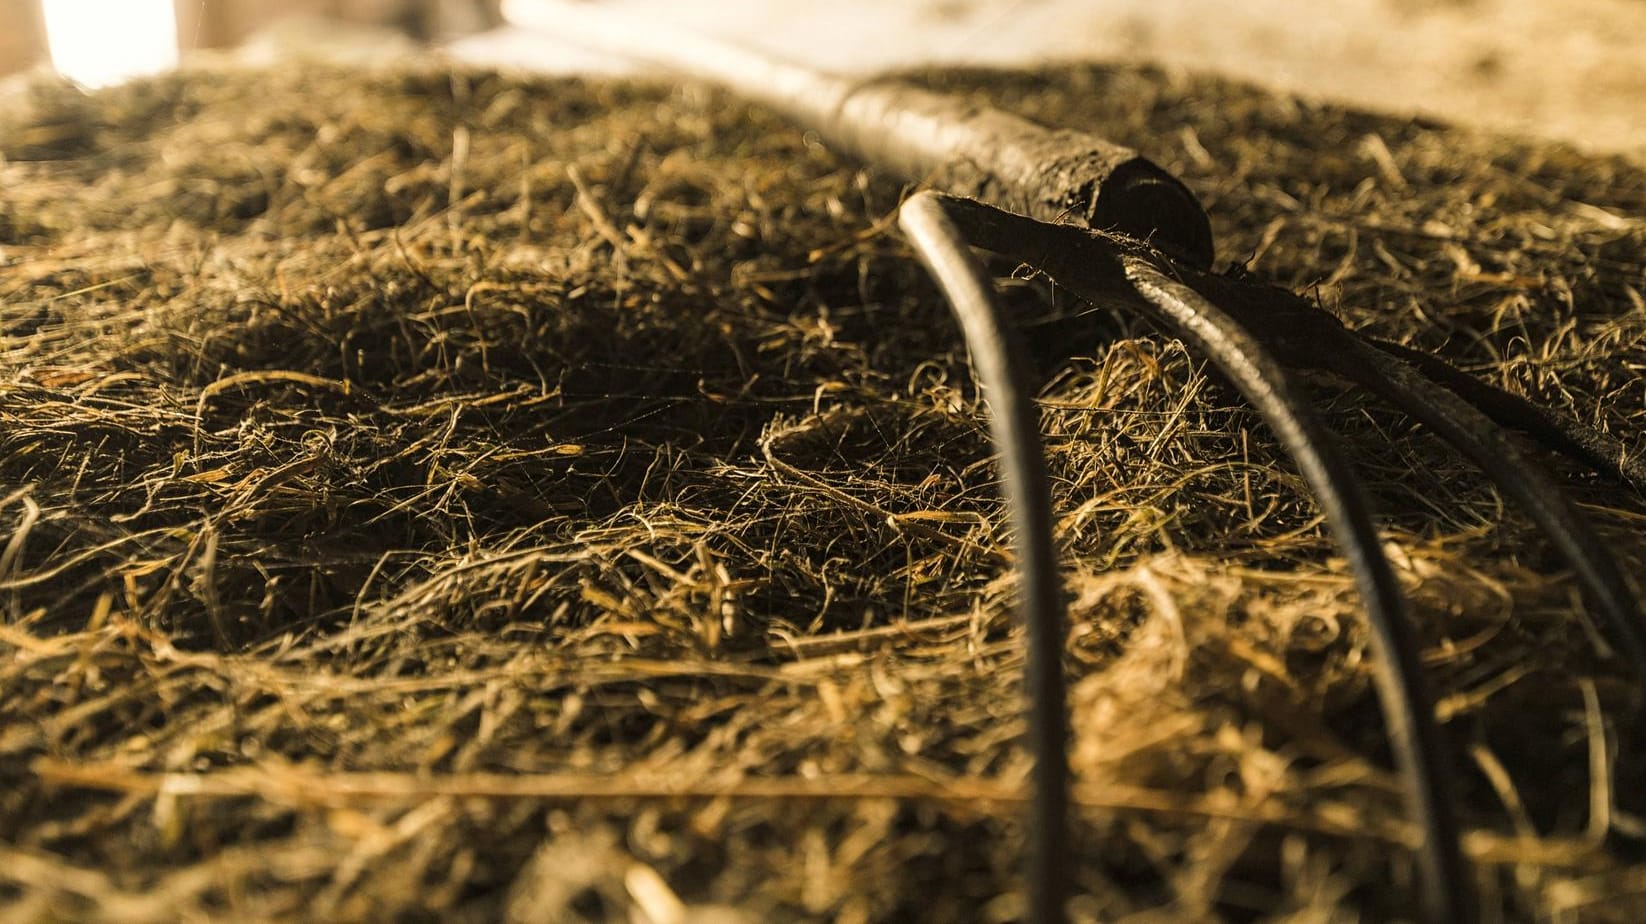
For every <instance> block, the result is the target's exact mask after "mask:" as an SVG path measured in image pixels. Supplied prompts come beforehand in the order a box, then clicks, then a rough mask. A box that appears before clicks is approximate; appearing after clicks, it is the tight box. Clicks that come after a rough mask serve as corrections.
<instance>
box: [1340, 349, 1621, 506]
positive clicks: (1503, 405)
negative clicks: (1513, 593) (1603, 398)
mask: <svg viewBox="0 0 1646 924" xmlns="http://www.w3.org/2000/svg"><path fill="white" fill-rule="evenodd" d="M1366 342H1367V343H1370V344H1371V345H1372V346H1375V347H1377V348H1378V349H1380V350H1382V351H1383V352H1385V353H1388V354H1390V355H1391V356H1394V357H1395V358H1397V359H1401V360H1404V361H1406V362H1408V363H1411V364H1412V365H1413V366H1416V367H1417V370H1418V371H1419V372H1421V373H1423V374H1424V375H1425V376H1427V377H1429V378H1430V379H1432V380H1434V381H1435V382H1437V383H1438V384H1440V385H1444V386H1445V387H1446V388H1448V389H1450V390H1451V391H1452V392H1454V393H1456V395H1457V396H1458V397H1460V398H1462V399H1463V400H1465V401H1467V402H1469V403H1470V404H1472V405H1474V406H1475V407H1476V408H1477V409H1479V410H1480V412H1481V413H1483V414H1485V415H1486V416H1487V417H1490V418H1491V419H1492V420H1494V421H1496V422H1497V423H1498V424H1499V425H1500V426H1504V427H1508V428H1509V429H1512V430H1520V431H1521V432H1523V433H1526V434H1527V435H1529V436H1531V437H1533V438H1534V439H1536V440H1537V441H1538V442H1540V443H1542V444H1543V445H1545V446H1547V447H1549V448H1550V449H1554V450H1556V451H1558V452H1560V453H1563V454H1565V455H1567V456H1570V457H1572V458H1573V459H1576V460H1578V461H1579V462H1583V463H1585V464H1587V465H1589V466H1590V467H1592V468H1594V469H1595V470H1596V471H1598V472H1600V473H1602V474H1605V475H1611V476H1613V477H1615V478H1617V479H1619V480H1621V481H1623V482H1624V483H1626V484H1628V485H1629V486H1630V487H1632V488H1634V489H1635V491H1636V492H1637V493H1639V494H1643V495H1646V451H1643V450H1642V449H1640V448H1634V449H1631V448H1630V447H1628V446H1625V445H1624V444H1623V442H1622V441H1621V440H1618V439H1616V438H1614V437H1612V436H1608V435H1607V434H1605V433H1602V432H1600V431H1599V430H1596V429H1594V428H1593V427H1586V426H1584V425H1583V424H1581V423H1578V422H1577V421H1575V420H1573V419H1571V418H1569V417H1567V416H1565V415H1563V414H1555V413H1551V412H1550V411H1548V410H1545V409H1544V408H1541V407H1539V406H1537V405H1536V404H1533V403H1532V402H1530V401H1527V400H1526V399H1525V398H1522V397H1520V396H1519V395H1515V394H1510V393H1509V392H1507V391H1504V390H1503V389H1501V388H1497V387H1496V386H1493V385H1489V384H1487V383H1485V382H1482V381H1480V380H1479V379H1477V378H1475V377H1474V376H1472V375H1469V374H1468V373H1467V372H1464V371H1463V370H1461V369H1459V368H1457V367H1456V366H1453V365H1452V364H1451V363H1449V362H1447V361H1446V360H1444V359H1441V358H1440V357H1438V356H1435V355H1433V354H1430V353H1425V352H1423V351H1421V350H1414V349H1412V348H1411V347H1409V346H1405V345H1404V344H1399V343H1394V342H1391V341H1388V340H1376V339H1372V338H1366Z"/></svg>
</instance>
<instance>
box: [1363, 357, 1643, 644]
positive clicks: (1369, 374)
mask: <svg viewBox="0 0 1646 924" xmlns="http://www.w3.org/2000/svg"><path fill="white" fill-rule="evenodd" d="M1341 340H1342V343H1341V344H1340V345H1338V347H1337V352H1336V353H1335V354H1334V356H1333V363H1332V365H1333V368H1334V369H1335V370H1337V371H1338V372H1340V373H1342V374H1344V375H1347V376H1348V377H1350V378H1352V379H1354V380H1355V381H1356V382H1358V383H1360V384H1361V385H1363V386H1364V387H1366V388H1369V389H1371V390H1372V391H1374V392H1377V393H1378V394H1380V395H1382V396H1383V397H1384V398H1386V399H1388V400H1389V401H1390V402H1392V403H1394V404H1396V405H1398V406H1399V407H1400V408H1402V409H1403V410H1405V411H1406V412H1407V413H1408V414H1410V415H1412V417H1414V418H1416V419H1417V420H1418V421H1419V422H1420V423H1422V424H1423V425H1424V426H1427V427H1429V428H1430V429H1432V430H1434V431H1435V433H1436V434H1438V435H1439V436H1440V438H1441V439H1444V440H1445V441H1446V442H1448V443H1450V444H1451V445H1452V446H1453V447H1455V448H1456V449H1457V450H1458V451H1459V452H1462V453H1463V454H1464V455H1466V456H1468V457H1469V458H1470V459H1472V460H1473V461H1474V463H1475V464H1476V465H1478V466H1480V469H1481V471H1483V472H1485V473H1486V475H1487V477H1489V478H1491V479H1492V481H1493V482H1495V483H1496V484H1497V485H1498V487H1500V488H1502V489H1503V490H1504V492H1505V493H1507V494H1508V495H1509V496H1510V497H1512V498H1514V500H1515V502H1516V503H1518V504H1520V505H1521V506H1522V507H1524V508H1525V510H1526V513H1527V515H1529V516H1530V517H1531V518H1532V520H1533V522H1535V523H1536V524H1537V525H1538V528H1540V529H1541V530H1543V532H1544V534H1545V535H1547V536H1548V537H1549V539H1550V541H1552V542H1553V543H1554V544H1555V547H1556V548H1558V549H1559V550H1560V553H1561V555H1563V556H1565V558H1566V560H1567V561H1568V562H1570V563H1571V565H1572V569H1573V570H1574V571H1575V572H1576V573H1577V578H1578V581H1579V583H1580V584H1581V585H1582V587H1583V593H1584V596H1585V597H1586V598H1587V599H1588V600H1589V604H1590V606H1593V607H1594V608H1595V609H1597V610H1599V611H1600V614H1601V616H1602V617H1603V618H1604V619H1605V620H1606V622H1607V623H1608V624H1610V626H1611V629H1612V636H1613V641H1614V642H1615V643H1616V644H1617V645H1618V647H1619V648H1620V649H1622V654H1623V656H1624V657H1625V658H1627V659H1628V660H1629V662H1630V663H1631V664H1632V665H1633V667H1634V669H1635V671H1636V673H1637V675H1640V676H1646V622H1643V621H1642V619H1641V613H1640V606H1639V604H1638V602H1637V601H1636V600H1635V598H1634V595H1633V594H1631V593H1630V592H1629V588H1628V585H1627V584H1625V583H1624V581H1623V574H1622V572H1621V571H1619V570H1618V567H1617V562H1616V560H1615V559H1613V558H1612V553H1611V552H1610V551H1609V550H1608V549H1607V548H1606V547H1605V545H1603V544H1602V543H1601V541H1600V539H1599V537H1598V536H1597V535H1596V533H1595V531H1594V528H1593V527H1592V526H1591V525H1590V524H1589V523H1588V521H1587V520H1585V518H1584V517H1583V515H1582V514H1581V513H1579V512H1578V510H1577V508H1576V507H1574V506H1573V505H1572V503H1571V502H1570V501H1568V500H1567V499H1566V496H1565V494H1564V493H1562V491H1561V490H1560V487H1559V486H1558V485H1556V484H1555V483H1554V480H1553V478H1551V477H1550V476H1549V474H1548V473H1547V472H1546V471H1544V469H1543V467H1542V466H1540V465H1538V464H1537V463H1536V462H1535V461H1534V460H1532V459H1530V458H1528V457H1527V456H1526V454H1525V453H1523V452H1521V451H1520V450H1519V449H1518V448H1517V447H1516V446H1515V445H1514V443H1513V441H1511V440H1510V439H1509V438H1508V435H1507V434H1506V433H1504V431H1503V430H1502V428H1501V427H1499V426H1498V425H1497V424H1496V423H1494V422H1493V421H1492V420H1491V418H1489V417H1488V416H1487V415H1486V414H1484V413H1482V412H1481V411H1480V410H1479V409H1477V408H1476V407H1475V406H1474V405H1472V404H1470V403H1469V402H1468V401H1465V400H1464V399H1463V398H1461V397H1459V396H1458V395H1455V394H1453V393H1452V392H1451V391H1448V390H1447V389H1445V388H1443V387H1440V386H1439V385H1437V384H1436V383H1435V382H1433V381H1431V380H1430V379H1429V378H1427V377H1425V376H1424V375H1423V374H1422V373H1421V372H1419V370H1418V369H1416V368H1415V367H1414V366H1413V365H1412V364H1410V363H1407V362H1405V361H1403V360H1402V359H1398V358H1396V357H1395V356H1393V355H1390V353H1389V352H1386V351H1384V350H1381V349H1377V348H1374V347H1373V346H1370V345H1367V344H1366V343H1363V342H1361V341H1360V340H1359V339H1358V338H1355V337H1353V336H1349V337H1343V338H1341Z"/></svg>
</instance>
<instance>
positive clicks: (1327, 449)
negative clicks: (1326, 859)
mask: <svg viewBox="0 0 1646 924" xmlns="http://www.w3.org/2000/svg"><path fill="white" fill-rule="evenodd" d="M1121 265H1122V266H1123V267H1124V269H1125V273H1126V278H1127V279H1128V280H1129V281H1130V282H1131V283H1132V285H1133V286H1134V287H1135V288H1136V289H1137V291H1138V293H1139V294H1140V295H1142V296H1143V298H1144V299H1145V300H1146V301H1147V302H1148V303H1149V304H1150V305H1152V306H1153V307H1154V308H1155V309H1156V311H1157V312H1158V313H1159V316H1160V318H1161V319H1163V320H1165V321H1167V322H1168V323H1169V324H1170V325H1171V326H1172V327H1173V328H1174V329H1176V330H1177V331H1178V332H1179V333H1181V334H1182V335H1183V336H1184V337H1185V338H1186V339H1188V340H1189V341H1190V343H1191V344H1192V345H1193V346H1195V347H1196V348H1197V349H1199V350H1201V351H1202V352H1204V353H1205V354H1206V355H1207V356H1208V357H1209V358H1210V359H1211V360H1212V362H1213V364H1215V365H1216V366H1217V367H1218V368H1219V369H1220V370H1221V371H1222V372H1223V374H1224V375H1225V376H1227V377H1228V378H1229V379H1230V380H1231V381H1232V382H1233V383H1234V385H1235V387H1236V388H1238V389H1240V391H1241V393H1242V394H1244V395H1245V396H1246V399H1247V400H1248V401H1250V402H1252V404H1253V405H1254V406H1255V407H1256V408H1257V410H1258V412H1259V413H1261V414H1262V415H1263V418H1264V420H1266V421H1267V422H1268V424H1269V426H1270V428H1271V429H1273V430H1274V431H1275V434H1276V435H1277V436H1279V437H1280V441H1281V443H1282V444H1284V445H1285V447H1286V449H1287V451H1288V452H1289V453H1290V454H1291V456H1292V458H1293V459H1295V460H1296V461H1297V464H1298V468H1299V469H1301V470H1302V472H1303V477H1304V479H1305V480H1307V481H1308V482H1309V485H1310V487H1311V488H1313V489H1314V493H1315V497H1316V499H1317V500H1318V502H1319V503H1320V506H1321V507H1322V508H1323V509H1324V511H1325V513H1326V519H1327V521H1328V522H1329V523H1330V524H1331V528H1332V532H1333V533H1334V534H1336V536H1337V540H1338V544H1339V545H1341V546H1342V547H1343V550H1344V553H1345V554H1346V555H1347V556H1348V559H1349V566H1350V568H1351V570H1352V571H1353V572H1354V575H1355V582H1356V584H1357V585H1358V587H1359V590H1360V595H1361V599H1362V601H1363V602H1364V603H1365V606H1366V611H1367V614H1368V616H1369V617H1370V618H1371V624H1372V630H1373V637H1374V638H1375V639H1376V641H1377V647H1378V652H1377V653H1378V661H1377V674H1376V679H1377V688H1378V693H1379V696H1380V697H1381V698H1382V701H1383V712H1384V720H1385V721H1386V722H1387V723H1388V725H1389V737H1390V739H1391V741H1392V742H1393V744H1394V746H1395V748H1394V749H1395V753H1396V754H1397V755H1398V758H1399V761H1400V770H1401V776H1402V779H1403V782H1404V784H1405V790H1406V792H1405V796H1406V800H1407V804H1408V810H1409V811H1411V812H1412V814H1413V815H1415V816H1416V818H1417V821H1418V824H1419V825H1420V826H1421V828H1422V831H1423V845H1422V847H1421V848H1420V850H1419V853H1418V863H1419V871H1420V874H1421V880H1420V896H1419V897H1420V900H1421V904H1422V910H1423V915H1424V918H1425V920H1427V921H1430V922H1436V924H1438V922H1442V921H1465V920H1469V913H1470V909H1471V907H1472V902H1471V898H1470V894H1469V889H1468V887H1467V885H1466V882H1467V880H1466V878H1465V876H1466V873H1465V870H1464V865H1463V858H1462V855H1461V853H1460V852H1459V841H1458V827H1457V822H1456V820H1455V819H1454V817H1453V815H1452V811H1451V804H1450V801H1451V800H1450V799H1449V798H1448V797H1449V795H1450V794H1449V792H1448V789H1449V787H1448V785H1447V781H1448V776H1447V773H1446V763H1445V761H1444V759H1443V756H1442V755H1443V752H1444V745H1443V742H1442V740H1441V737H1440V729H1439V726H1438V725H1437V724H1436V722H1435V709H1434V700H1433V698H1432V696H1431V695H1430V694H1429V692H1428V684H1427V683H1426V682H1425V681H1424V678H1423V672H1422V659H1421V657H1420V655H1419V651H1418V643H1417V639H1416V638H1415V637H1414V636H1413V635H1412V633H1411V628H1410V626H1409V624H1408V621H1407V615H1406V612H1405V601H1404V599H1403V597H1402V595H1401V592H1400V587H1399V584H1398V583H1396V581H1395V577H1394V573H1393V572H1392V571H1391V570H1390V568H1389V562H1388V559H1387V558H1385V557H1384V555H1383V551H1382V548H1381V547H1380V545H1379V544H1378V538H1377V532H1376V530H1375V529H1374V528H1373V526H1372V518H1371V513H1370V510H1369V508H1368V506H1367V504H1366V500H1365V498H1364V496H1363V495H1362V492H1361V490H1360V486H1359V483H1358V482H1357V481H1356V480H1355V478H1354V476H1353V474H1352V473H1351V471H1350V469H1349V466H1348V464H1347V463H1346V462H1345V461H1344V460H1343V458H1342V456H1341V455H1340V454H1339V452H1338V450H1337V447H1336V443H1335V441H1334V440H1333V439H1332V438H1331V437H1330V435H1329V434H1328V433H1327V432H1326V430H1325V429H1324V428H1323V427H1322V426H1321V425H1320V424H1319V423H1317V422H1316V421H1315V419H1314V415H1313V414H1312V413H1310V412H1309V411H1308V407H1307V405H1306V404H1304V403H1303V400H1302V399H1301V398H1299V397H1298V396H1297V394H1296V393H1295V392H1294V390H1293V387H1292V385H1291V382H1290V380H1289V378H1288V376H1287V375H1286V373H1285V371H1284V370H1283V369H1282V368H1281V366H1280V364H1279V363H1278V362H1277V361H1276V360H1275V359H1274V357H1273V356H1272V355H1271V354H1270V353H1269V351H1268V350H1267V349H1265V348H1264V347H1263V345H1262V344H1260V343H1258V342H1257V340H1256V339H1255V338H1253V337H1252V336H1251V335H1250V334H1249V333H1248V332H1247V331H1246V330H1245V328H1244V327H1242V326H1241V325H1240V324H1239V323H1238V322H1237V321H1235V319H1234V318H1232V317H1230V316H1229V315H1228V314H1227V313H1225V312H1224V311H1222V310H1221V309H1219V308H1217V307H1216V306H1215V305H1213V304H1212V303H1211V302H1210V301H1207V300H1206V299H1205V298H1203V297H1202V296H1201V295H1200V294H1199V293H1198V292H1196V291H1194V290H1193V289H1191V288H1190V287H1189V286H1188V285H1186V284H1184V283H1182V282H1179V281H1177V280H1175V279H1171V278H1169V277H1168V276H1167V275H1166V274H1165V273H1163V272H1161V270H1160V269H1159V268H1157V267H1156V266H1155V264H1154V263H1153V262H1152V261H1151V260H1148V259H1144V258H1142V257H1137V256H1131V255H1124V256H1122V257H1121ZM1065 284H1067V283H1065Z"/></svg>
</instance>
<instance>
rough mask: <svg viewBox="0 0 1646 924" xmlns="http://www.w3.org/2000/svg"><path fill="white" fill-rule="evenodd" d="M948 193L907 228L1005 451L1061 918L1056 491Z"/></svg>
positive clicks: (1039, 818) (1052, 911)
mask: <svg viewBox="0 0 1646 924" xmlns="http://www.w3.org/2000/svg"><path fill="white" fill-rule="evenodd" d="M945 198H946V197H941V196H938V195H936V194H934V193H930V192H921V193H916V194H915V195H914V196H911V197H910V198H909V200H908V201H907V202H904V203H903V207H902V209H901V210H900V211H899V212H898V216H897V218H898V226H899V227H900V228H902V230H903V233H904V234H905V235H907V236H908V238H909V241H910V242H911V243H912V244H913V245H914V248H915V253H916V254H918V255H919V257H920V260H921V262H922V263H924V264H925V266H926V269H927V270H928V271H929V272H930V273H931V274H932V278H934V279H935V280H937V284H938V286H939V287H940V288H942V290H943V294H944V295H945V296H946V297H947V298H948V302H949V308H950V309H951V310H952V311H953V312H954V316H955V319H956V320H957V321H959V322H960V327H961V330H962V331H963V332H964V334H965V337H966V345H967V347H968V348H969V349H970V350H971V356H972V364H973V368H974V369H975V370H976V371H977V376H978V378H979V379H980V380H981V382H982V386H983V388H982V391H983V395H984V397H985V399H986V400H987V401H988V404H989V411H990V414H989V429H990V431H991V433H992V434H993V437H994V443H995V447H996V448H997V449H998V451H999V452H1000V472H1001V482H1002V488H1003V491H1004V493H1005V496H1006V506H1007V508H1008V510H1009V514H1010V517H1011V523H1012V529H1013V532H1014V533H1015V543H1016V546H1017V570H1018V583H1019V586H1018V593H1019V594H1020V596H1021V601H1022V603H1021V606H1022V611H1023V617H1024V621H1025V622H1026V623H1027V625H1028V658H1027V661H1026V667H1025V674H1026V678H1025V680H1026V686H1027V691H1028V696H1029V747H1030V750H1031V753H1033V755H1034V759H1035V769H1034V790H1035V791H1034V798H1033V802H1032V807H1031V810H1030V811H1031V816H1030V819H1029V850H1028V910H1029V914H1028V919H1029V920H1030V921H1032V922H1035V924H1062V922H1063V921H1065V920H1066V911H1065V908H1064V905H1065V902H1066V900H1067V898H1068V891H1069V885H1068V883H1069V869H1068V866H1069V861H1068V858H1069V835H1068V824H1069V822H1068V813H1069V768H1068V734H1069V733H1068V715H1067V706H1066V704H1065V701H1064V699H1065V697H1064V682H1063V641H1064V634H1065V633H1064V622H1065V614H1064V606H1063V589H1062V581H1061V579H1060V577H1059V574H1058V567H1057V549H1056V545H1055V540H1054V538H1053V534H1052V515H1051V513H1052V500H1051V489H1050V487H1049V486H1048V479H1047V475H1046V459H1045V455H1044V453H1043V452H1042V451H1041V444H1040V431H1039V425H1040V417H1039V414H1038V413H1037V412H1036V410H1035V406H1034V402H1033V400H1032V391H1031V387H1030V384H1029V378H1028V374H1027V372H1026V371H1025V370H1026V368H1027V367H1026V364H1025V363H1024V361H1023V358H1022V357H1023V351H1022V349H1021V348H1020V346H1019V345H1018V343H1017V337H1016V335H1015V333H1014V332H1013V329H1012V328H1011V326H1010V325H1009V324H1007V323H1006V320H1005V318H1004V317H1002V315H1001V313H1000V310H999V308H998V307H997V306H996V304H995V299H994V281H993V280H992V279H991V278H990V277H989V275H988V273H986V272H985V271H984V269H983V266H982V264H981V263H979V262H978V260H977V258H976V257H975V256H974V255H973V254H972V252H971V249H970V246H969V244H968V243H967V240H966V238H965V237H963V236H962V235H961V232H960V230H959V229H958V228H957V227H956V226H955V223H954V221H953V220H952V219H951V217H950V215H949V213H948V211H947V209H946V208H945Z"/></svg>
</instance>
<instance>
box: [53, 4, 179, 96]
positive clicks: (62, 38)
mask: <svg viewBox="0 0 1646 924" xmlns="http://www.w3.org/2000/svg"><path fill="white" fill-rule="evenodd" d="M172 2H173V0H45V4H44V6H45V11H46V40H47V42H49V43H50V44H51V61H52V64H53V65H54V66H55V67H56V68H57V71H58V73H60V74H62V75H63V76H65V77H67V78H69V79H70V80H73V81H75V82H77V83H80V84H83V85H85V86H88V87H106V86H108V85H109V84H114V83H119V82H121V81H122V80H126V79H128V78H131V77H136V76H138V75H141V74H152V73H155V72H157V71H165V70H170V69H172V68H174V67H176V66H177V11H176V10H174V9H173V8H172Z"/></svg>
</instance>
